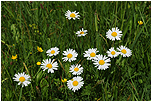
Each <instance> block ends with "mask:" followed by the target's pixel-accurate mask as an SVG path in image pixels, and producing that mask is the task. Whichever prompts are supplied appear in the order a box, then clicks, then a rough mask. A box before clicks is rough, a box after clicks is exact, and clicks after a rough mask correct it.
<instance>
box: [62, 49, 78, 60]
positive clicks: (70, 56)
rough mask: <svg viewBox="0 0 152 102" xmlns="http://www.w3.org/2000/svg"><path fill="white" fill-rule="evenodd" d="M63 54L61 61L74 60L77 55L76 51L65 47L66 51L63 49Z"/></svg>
mask: <svg viewBox="0 0 152 102" xmlns="http://www.w3.org/2000/svg"><path fill="white" fill-rule="evenodd" d="M63 55H65V56H66V57H63V58H62V59H63V61H69V62H71V61H74V60H76V57H77V56H78V53H77V52H76V51H75V50H73V49H70V48H69V49H67V50H66V51H63Z"/></svg>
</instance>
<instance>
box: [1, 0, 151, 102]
mask: <svg viewBox="0 0 152 102" xmlns="http://www.w3.org/2000/svg"><path fill="white" fill-rule="evenodd" d="M40 4H42V5H43V7H44V9H42V8H41V6H40ZM149 7H151V1H144V2H143V1H134V2H133V1H123V2H122V1H120V2H117V1H94V2H92V1H89V2H88V1H64V2H61V1H45V2H37V1H33V2H32V3H30V2H28V1H26V2H20V1H17V2H14V1H12V2H10V1H2V2H1V100H2V101H18V100H20V101H40V100H41V101H49V100H51V101H56V100H57V101H64V100H67V101H90V100H91V101H96V100H99V101H127V100H129V101H150V100H151V43H150V42H151V39H150V38H151V29H150V28H151V9H149ZM67 10H70V11H75V10H76V11H77V12H79V14H80V19H79V20H67V19H66V17H65V12H66V11H67ZM140 20H141V21H143V25H139V24H138V21H140ZM29 24H35V25H36V27H37V29H36V28H35V29H34V28H33V27H30V26H29ZM82 27H83V28H84V29H86V30H88V34H87V35H86V36H85V37H77V36H76V34H75V32H76V31H78V30H80V29H81V28H82ZM113 27H118V28H119V29H120V30H121V31H122V34H123V36H122V38H121V40H120V41H114V42H113V41H111V40H109V39H107V38H106V32H107V31H108V30H109V29H111V28H113ZM37 30H39V33H37V32H35V31H37ZM40 33H41V34H40ZM13 44H14V45H15V46H13ZM120 45H124V46H127V47H128V48H130V49H131V50H132V56H131V57H126V58H124V57H121V56H120V55H119V56H118V57H116V58H115V59H111V66H110V67H109V68H108V69H106V70H97V68H96V67H94V65H93V64H92V61H88V60H86V58H84V57H83V53H84V51H86V50H88V49H89V48H97V49H98V50H99V53H100V54H103V55H106V51H107V50H108V49H109V48H111V47H112V46H113V47H115V48H117V47H118V46H120ZM37 46H40V47H42V49H43V50H44V51H43V52H41V53H40V52H37ZM55 46H56V47H58V48H59V49H60V54H58V55H57V56H55V57H51V59H53V58H55V59H56V60H57V62H58V65H59V67H58V71H55V73H53V74H51V73H47V71H45V72H43V70H42V69H41V68H40V66H38V65H36V63H37V62H38V61H40V62H42V61H43V59H47V58H49V57H48V56H47V55H46V53H45V52H46V51H47V50H48V49H49V48H51V47H55ZM68 48H71V49H75V50H76V51H77V53H78V57H77V60H76V61H73V62H71V63H70V62H63V60H62V57H63V55H62V52H63V51H65V50H66V49H68ZM30 52H32V54H30ZM16 54H18V58H17V60H12V59H11V56H12V55H16ZM78 62H79V63H80V64H81V65H82V67H83V68H84V72H83V73H82V74H81V75H80V76H81V77H83V80H84V85H83V87H82V88H81V89H80V90H78V91H76V92H75V93H74V92H73V91H71V90H69V89H68V87H67V84H66V83H62V82H61V77H62V78H67V79H68V80H70V79H71V78H72V77H73V75H72V74H71V73H69V72H68V71H69V67H70V65H71V64H76V63H78ZM18 72H19V73H21V72H26V73H27V74H30V75H31V77H32V81H31V84H29V85H28V86H27V87H23V88H21V85H20V86H18V85H17V82H15V81H13V79H12V78H13V77H14V75H15V74H16V73H18ZM47 76H48V78H46V77H47Z"/></svg>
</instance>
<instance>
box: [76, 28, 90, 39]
mask: <svg viewBox="0 0 152 102" xmlns="http://www.w3.org/2000/svg"><path fill="white" fill-rule="evenodd" d="M76 34H77V36H78V37H80V36H85V35H86V34H87V30H83V28H82V31H81V30H80V31H77V32H76Z"/></svg>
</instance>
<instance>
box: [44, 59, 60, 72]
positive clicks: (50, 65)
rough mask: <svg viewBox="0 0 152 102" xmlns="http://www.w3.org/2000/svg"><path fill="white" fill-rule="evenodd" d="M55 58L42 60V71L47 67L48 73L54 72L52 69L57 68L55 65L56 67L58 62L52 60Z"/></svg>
mask: <svg viewBox="0 0 152 102" xmlns="http://www.w3.org/2000/svg"><path fill="white" fill-rule="evenodd" d="M54 61H55V59H53V60H52V61H51V59H46V60H43V62H42V64H41V65H42V66H41V68H42V69H43V71H45V70H46V69H48V73H49V72H51V73H54V70H58V69H57V67H58V63H57V62H54Z"/></svg>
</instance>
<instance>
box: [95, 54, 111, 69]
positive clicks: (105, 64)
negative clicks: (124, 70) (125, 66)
mask: <svg viewBox="0 0 152 102" xmlns="http://www.w3.org/2000/svg"><path fill="white" fill-rule="evenodd" d="M110 61H111V60H110V58H108V57H106V56H103V55H100V54H99V55H96V60H93V62H94V63H93V64H94V65H95V67H98V68H97V69H99V70H105V69H107V68H109V66H110V65H111V64H110V63H109V62H110Z"/></svg>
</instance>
